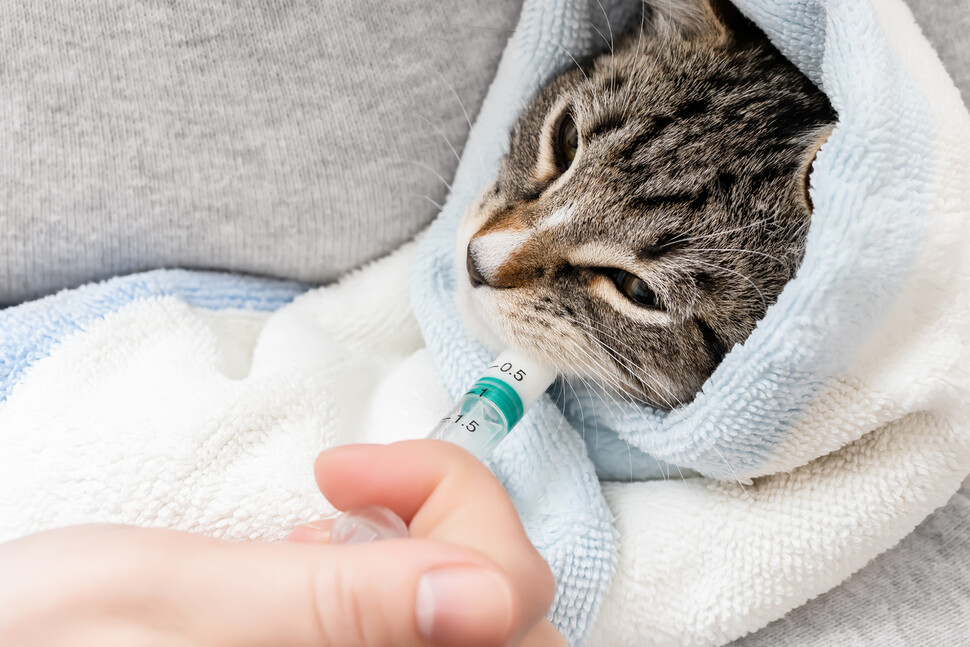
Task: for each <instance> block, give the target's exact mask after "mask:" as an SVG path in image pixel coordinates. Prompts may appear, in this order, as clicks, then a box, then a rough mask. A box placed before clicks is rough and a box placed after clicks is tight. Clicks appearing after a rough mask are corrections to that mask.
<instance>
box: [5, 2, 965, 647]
mask: <svg viewBox="0 0 970 647" xmlns="http://www.w3.org/2000/svg"><path fill="white" fill-rule="evenodd" d="M738 4H739V6H740V8H741V9H742V10H743V11H745V12H746V13H747V14H748V15H749V16H751V17H752V18H753V19H754V20H755V21H756V22H758V23H759V24H760V25H761V26H762V27H763V28H764V29H765V30H766V32H767V33H768V35H769V37H770V38H772V40H773V41H774V42H775V43H776V44H777V46H778V47H779V48H780V49H781V51H782V52H783V53H784V54H786V55H787V56H789V57H790V58H791V59H792V60H793V61H794V62H795V63H796V64H798V65H799V66H800V67H801V69H802V70H803V71H805V73H806V74H807V75H808V76H809V77H810V78H811V79H812V80H813V81H815V82H816V83H818V84H819V85H820V86H821V87H822V89H823V90H824V91H825V92H826V93H827V94H828V95H829V97H830V98H831V99H832V102H833V104H834V105H835V107H836V109H837V110H838V112H839V116H840V124H839V127H838V128H837V130H836V131H835V133H834V134H833V135H832V137H831V138H830V140H829V141H828V143H826V145H825V146H824V147H823V149H822V151H821V152H820V154H819V156H818V160H817V163H816V165H815V169H814V171H813V176H812V182H813V195H812V197H813V202H814V205H815V209H816V211H815V215H814V219H813V223H812V226H811V229H810V231H809V238H808V250H807V254H806V257H805V261H804V264H803V266H802V267H801V269H800V270H799V272H798V274H797V276H796V277H795V279H794V280H793V281H792V282H791V284H790V285H789V286H788V287H787V288H786V290H785V291H784V293H783V294H782V296H781V298H780V299H779V301H778V303H777V304H776V305H775V306H774V307H772V308H771V309H770V311H769V312H768V314H767V315H766V317H765V319H764V321H763V322H762V323H761V324H760V325H759V327H758V329H757V330H756V331H755V332H754V334H753V335H752V336H751V338H750V339H749V340H748V341H747V342H746V343H745V344H744V345H743V346H741V347H736V348H735V349H733V350H732V352H731V353H729V355H728V356H727V358H726V359H725V361H724V363H723V364H722V365H721V367H720V368H719V369H718V370H717V372H716V373H715V374H714V376H713V377H712V378H711V379H710V380H709V381H708V383H707V384H706V385H705V387H704V390H703V392H702V393H701V394H700V395H699V396H698V397H697V399H696V400H695V401H694V402H693V403H691V404H689V405H686V406H684V407H681V408H679V409H677V410H675V411H673V412H671V413H667V414H663V413H657V412H654V411H649V410H642V409H634V408H626V409H621V408H616V409H614V410H612V411H607V410H604V403H603V401H602V400H601V399H600V398H599V397H598V396H596V395H594V394H590V393H589V392H585V391H583V390H582V389H580V390H579V393H578V395H577V396H574V395H573V394H572V392H571V391H569V392H568V393H566V392H560V393H556V395H558V396H559V397H558V398H552V397H550V398H545V399H543V400H541V401H540V402H539V403H538V404H537V405H536V406H535V407H534V408H533V409H532V410H531V411H530V412H529V413H528V414H527V416H526V417H525V418H524V419H523V421H522V422H521V423H520V425H519V427H517V429H516V432H515V433H514V434H513V435H512V436H511V437H510V438H509V439H508V440H507V441H505V442H504V443H503V444H502V445H501V446H500V448H499V449H498V451H497V452H496V453H495V455H494V459H493V463H492V467H493V469H494V470H495V473H496V474H497V475H498V476H499V478H500V479H501V480H502V481H503V483H504V484H505V485H506V487H507V489H508V491H509V493H510V494H511V496H512V498H513V500H514V501H515V504H516V506H517V508H518V510H519V513H520V515H521V517H522V520H523V523H524V524H525V527H526V529H527V531H528V533H529V536H530V538H531V539H532V540H533V542H534V543H535V545H536V547H537V548H538V549H539V550H540V552H541V553H542V554H543V556H544V557H545V558H546V559H547V560H548V562H549V564H550V566H551V567H552V570H553V572H554V574H555V576H556V580H557V586H558V593H557V597H556V600H555V603H554V607H553V609H552V611H551V617H552V620H553V621H554V623H555V624H556V626H557V627H558V628H559V629H560V631H562V633H563V635H564V636H565V637H566V639H567V640H568V641H569V643H570V644H572V645H581V644H584V643H585V642H587V641H588V640H589V639H590V638H591V636H592V637H596V638H597V639H598V640H599V644H604V645H608V646H609V647H613V646H614V645H618V644H653V643H656V644H718V643H720V642H724V641H726V640H728V639H730V638H733V637H736V636H738V635H741V634H743V633H744V632H745V631H750V630H752V629H755V628H757V627H758V626H761V625H763V624H765V623H767V622H768V621H770V620H771V619H773V618H776V617H778V616H779V615H780V614H782V613H784V612H786V611H787V610H788V609H790V608H792V607H793V606H795V605H797V604H800V603H801V602H804V601H805V600H806V599H808V598H809V597H812V596H814V595H817V594H819V593H820V592H822V591H824V590H826V589H827V588H831V587H832V586H834V585H835V584H837V583H838V582H839V581H840V580H841V579H844V578H845V577H847V576H848V575H849V574H850V573H851V572H852V571H853V570H855V569H857V568H859V567H860V566H861V565H862V564H864V563H865V561H866V560H868V559H870V558H871V557H872V556H874V555H875V554H877V553H878V552H880V551H882V550H885V549H886V548H888V547H889V546H891V545H892V544H893V543H894V542H896V541H898V540H899V539H900V538H901V537H902V536H904V535H905V534H906V532H908V531H909V530H910V529H912V527H914V526H915V524H916V523H918V522H919V520H920V519H921V518H923V517H924V516H925V515H926V514H928V513H929V512H930V511H931V510H932V509H933V508H934V507H936V506H938V505H941V504H942V503H943V502H945V501H946V499H947V498H948V497H949V496H950V494H952V492H954V491H955V490H956V488H957V486H958V484H959V482H960V481H961V480H962V478H963V477H964V476H965V475H966V473H967V472H968V471H970V441H968V433H967V422H966V421H967V420H968V419H970V411H968V410H967V403H968V402H970V398H968V397H967V384H968V382H970V371H968V368H966V367H970V357H968V351H967V349H970V300H968V294H970V288H968V286H967V281H968V279H970V267H968V264H970V263H968V260H967V255H966V254H963V252H962V249H965V248H966V246H967V245H970V233H968V231H967V228H968V222H970V165H968V162H967V151H968V150H970V117H968V116H967V113H966V108H965V107H964V106H963V104H962V102H960V100H959V95H958V94H957V92H956V90H955V88H953V87H952V84H950V85H947V79H946V77H945V74H944V73H943V72H942V68H940V67H939V65H938V62H937V61H934V60H933V58H932V52H929V50H928V48H927V47H926V46H925V43H923V42H921V41H920V39H919V34H918V31H917V30H916V29H915V27H914V26H913V25H911V24H909V23H907V22H906V12H905V8H904V7H903V6H902V5H901V4H900V3H899V2H898V1H897V0H879V1H877V0H811V1H804V2H796V1H794V0H789V1H776V0H739V2H738ZM660 5H661V7H662V5H663V2H660ZM639 8H640V5H639V2H638V0H603V2H602V4H600V2H599V1H598V0H527V1H526V2H525V5H524V7H523V10H522V14H521V18H520V23H519V26H518V28H517V30H516V31H515V33H514V35H513V36H512V38H511V40H510V41H509V43H508V46H507V50H506V52H505V55H504V58H503V61H502V64H501V66H500V69H499V72H498V75H497V78H496V79H495V82H494V84H493V87H492V89H491V91H490V93H489V96H488V98H487V99H486V102H485V104H484V105H483V108H482V110H481V113H480V115H479V118H478V122H477V124H476V125H475V127H474V129H473V131H472V134H471V137H470V139H469V141H468V143H467V145H466V147H465V154H464V159H463V161H462V164H461V166H460V169H459V171H458V175H457V177H456V178H455V181H454V183H453V190H452V193H451V195H450V197H449V199H448V201H447V203H446V205H445V207H444V209H443V211H442V213H441V215H440V217H439V218H438V219H437V220H436V222H435V223H434V224H433V225H432V227H431V228H430V230H429V231H428V232H427V234H426V236H425V238H424V239H423V241H422V243H421V246H420V249H419V253H418V260H417V263H416V266H415V271H414V277H413V295H412V296H413V299H412V301H413V308H414V311H415V314H416V316H417V319H418V320H419V323H420V325H421V328H422V330H423V333H424V335H425V338H426V341H427V344H428V347H429V349H430V351H431V353H432V355H433V358H434V361H435V365H436V368H437V370H438V372H439V375H440V377H441V379H442V381H443V382H444V384H445V385H446V387H447V389H448V390H449V391H450V392H451V395H452V396H457V395H459V394H460V393H461V392H462V391H463V390H464V389H465V388H466V387H467V386H468V385H469V384H470V383H471V382H472V380H473V379H474V378H475V377H476V376H477V374H478V371H479V370H480V369H481V367H482V366H484V365H485V364H486V363H487V362H488V361H489V360H490V359H491V357H490V354H489V353H488V352H487V351H486V350H485V349H484V348H483V347H482V346H481V345H480V344H479V343H478V342H476V341H475V340H473V339H471V338H470V337H469V336H468V334H467V333H466V332H465V331H464V330H463V329H462V326H461V324H460V322H459V317H458V313H457V311H456V308H455V305H454V304H453V302H452V291H453V290H452V288H453V286H454V284H455V281H456V280H457V279H458V277H457V276H456V265H455V261H454V258H453V255H454V238H455V234H456V229H457V226H458V222H459V219H460V217H461V214H462V213H463V211H464V210H465V207H466V206H467V205H468V204H469V203H470V202H471V201H472V200H473V199H474V198H475V197H476V196H477V194H478V192H479V191H480V190H481V189H482V188H483V187H484V186H485V185H486V184H488V183H489V182H490V181H491V180H492V179H493V178H494V176H495V173H496V169H497V166H498V163H499V160H500V159H501V156H502V154H503V152H504V150H505V147H506V143H507V134H508V131H509V129H510V127H511V126H512V124H513V123H514V122H515V120H516V118H517V116H518V114H519V112H520V111H521V109H522V107H523V106H524V105H525V104H526V102H527V101H528V100H529V98H530V97H531V96H532V95H533V93H534V92H535V91H536V90H537V89H538V88H539V87H540V86H541V84H542V83H544V82H545V81H547V80H549V79H550V78H552V77H553V76H554V75H555V74H556V73H557V72H559V71H562V70H564V69H566V68H568V67H569V66H570V65H573V60H572V57H575V58H580V57H582V56H583V55H585V54H589V53H592V52H594V51H600V50H602V49H604V47H605V43H604V36H605V37H606V39H607V40H608V38H609V34H610V33H611V32H612V33H613V34H614V36H618V35H619V33H620V32H621V31H623V30H624V29H625V28H626V26H629V25H632V24H636V23H637V22H638V19H639ZM303 291H304V287H302V286H299V285H293V284H285V283H278V282H272V281H261V280H257V279H251V278H241V277H240V278H237V277H230V276H225V275H215V274H204V273H195V272H181V271H160V272H153V273H148V274H143V275H137V276H133V277H125V278H121V279H116V280H113V281H111V282H108V283H106V284H102V285H96V286H88V287H85V288H81V289H78V290H74V291H70V292H65V293H62V294H59V295H56V296H54V297H51V298H48V299H45V300H42V301H39V302H35V303H30V304H25V305H23V306H19V307H15V308H10V309H7V310H4V311H2V312H0V417H2V416H3V415H4V414H5V412H6V411H7V409H6V408H4V407H5V405H9V404H10V403H11V402H15V401H16V400H17V393H18V386H23V385H24V384H25V383H26V382H27V381H28V379H29V373H30V372H31V369H32V368H33V367H36V366H39V365H40V364H41V363H42V362H43V360H44V359H45V358H50V357H53V356H54V355H56V354H57V352H58V350H57V349H58V347H59V344H61V343H62V342H64V341H65V340H74V341H76V340H77V339H78V338H79V337H83V336H85V335H88V334H90V330H91V329H92V327H94V325H95V324H97V323H98V322H99V321H101V320H103V319H106V318H108V317H109V315H111V313H118V312H121V311H122V310H124V309H127V310H126V311H127V312H129V313H138V312H145V313H148V312H153V313H157V312H158V309H152V308H148V307H145V308H138V307H131V306H132V304H135V305H139V304H141V305H144V304H145V303H147V302H149V301H151V300H153V299H155V300H158V301H159V302H160V303H161V302H162V301H163V300H160V299H158V297H161V296H168V297H175V299H174V300H173V299H171V298H170V299H167V300H164V304H162V305H161V306H160V308H163V311H164V308H173V309H177V306H176V305H172V304H173V302H174V303H176V304H178V303H182V304H188V305H191V306H195V307H197V308H207V309H211V310H215V311H220V312H228V311H229V310H230V309H234V308H235V309H250V310H258V311H263V312H275V311H278V310H284V309H285V308H284V306H286V304H288V303H290V302H291V301H292V300H293V299H294V297H296V296H297V295H299V294H300V293H301V292H303ZM312 296H313V295H312V294H310V295H307V296H306V297H301V299H304V304H306V303H309V302H310V301H312V300H311V299H307V297H312ZM182 314H184V313H182ZM130 316H131V317H135V316H136V314H131V315H130ZM185 316H186V317H188V315H185ZM234 317H235V315H233V316H227V317H225V318H224V319H223V320H224V321H237V322H238V321H241V320H244V319H239V318H238V317H235V318H234ZM122 319H123V318H122ZM124 321H127V319H124ZM179 321H182V320H181V319H180V320H179ZM112 325H118V326H121V324H120V323H117V320H116V321H115V323H112ZM180 325H181V324H180ZM186 325H187V326H189V327H191V326H190V325H189V324H186ZM119 330H121V328H119ZM100 334H104V329H102V330H101V333H100ZM129 341H130V340H129ZM408 352H411V351H410V350H409V351H408ZM264 359H265V358H264ZM25 376H27V377H25ZM55 377H56V376H55ZM37 379H38V380H40V379H41V378H37ZM44 379H48V380H50V379H51V376H50V375H47V376H46V377H44ZM28 390H29V389H28ZM37 390H39V389H37V388H36V385H35V388H34V390H33V392H34V393H36V391H37ZM50 397H51V398H56V397H57V394H56V393H51V395H50ZM31 402H33V401H31ZM21 422H23V421H21ZM2 433H3V430H2V429H0V434H2ZM820 457H823V458H820ZM673 466H677V467H676V468H675V467H673ZM677 469H680V470H682V471H685V472H686V471H689V470H693V471H695V472H697V473H700V474H701V475H703V476H704V477H707V478H706V479H703V478H698V479H691V480H690V482H689V483H673V482H672V483H669V484H668V483H664V482H662V481H654V482H653V483H647V484H646V485H645V484H644V483H636V484H631V485H625V486H620V485H607V486H605V487H604V486H602V485H601V482H600V480H599V479H600V478H602V479H606V480H622V481H629V480H643V481H649V480H650V479H658V478H659V477H661V476H663V477H666V476H668V475H670V474H671V473H676V470H677ZM758 477H761V478H758ZM737 483H740V485H737V486H735V484H737ZM641 486H644V487H641ZM604 492H605V495H604ZM681 493H683V494H681ZM643 502H647V503H648V504H649V509H648V510H647V509H645V508H644V507H643ZM690 506H694V507H690ZM301 510H302V509H300V510H296V512H295V513H294V515H296V516H297V517H298V515H297V514H296V513H298V512H300V511H301ZM641 510H642V511H643V512H641ZM701 511H702V512H701ZM39 512H42V511H39ZM614 514H615V515H616V518H615V519H614ZM687 520H689V521H690V523H687ZM221 522H222V520H220V523H221ZM274 522H275V521H274ZM227 523H228V522H227ZM705 524H706V525H705ZM617 527H619V528H621V529H623V533H622V536H621V534H620V533H618V532H617ZM685 529H688V530H685ZM726 545H730V546H732V547H736V550H735V549H734V548H732V550H733V552H731V551H728V552H724V550H726V549H725V548H724V547H725V546H726ZM685 546H686V547H689V548H690V550H684V547H685ZM621 547H626V548H627V550H625V551H624V550H621ZM672 548H678V549H681V550H680V551H679V552H678V551H677V550H672ZM668 549H670V550H668ZM722 553H723V555H722ZM651 559H654V560H655V561H653V562H651ZM678 559H679V560H682V561H676V560H678ZM656 560H659V561H656ZM705 560H709V561H705ZM709 563H710V564H712V565H713V566H711V567H710V569H709V570H708V572H705V573H704V575H705V578H704V582H703V586H702V587H698V586H697V585H696V582H695V581H692V580H691V579H690V577H691V575H690V574H692V573H693V574H694V575H693V576H694V577H696V573H695V571H696V568H695V567H696V565H698V564H700V565H702V566H703V567H704V568H708V564H709ZM618 564H619V565H620V566H619V567H620V568H622V569H623V577H622V578H616V577H614V571H615V569H616V568H617V567H618ZM715 568H717V569H720V570H717V572H715ZM661 571H663V572H662V573H661ZM667 601H669V605H667ZM665 605H667V606H665ZM597 618H600V620H597ZM604 618H605V619H604ZM597 622H599V623H600V626H599V628H598V629H597V628H596V623H597Z"/></svg>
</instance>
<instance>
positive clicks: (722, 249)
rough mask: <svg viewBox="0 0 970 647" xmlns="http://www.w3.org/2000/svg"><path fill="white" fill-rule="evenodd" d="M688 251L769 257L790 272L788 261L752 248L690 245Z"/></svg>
mask: <svg viewBox="0 0 970 647" xmlns="http://www.w3.org/2000/svg"><path fill="white" fill-rule="evenodd" d="M690 251H692V252H737V253H739V254H756V255H758V256H764V257H765V258H770V259H771V260H773V261H775V262H776V263H778V264H779V265H781V266H782V267H784V268H785V269H787V270H789V274H790V273H791V267H790V266H789V263H788V261H784V260H782V259H780V258H778V257H777V256H772V255H771V254H767V253H765V252H759V251H756V250H753V249H736V248H728V247H710V248H702V247H691V248H690Z"/></svg>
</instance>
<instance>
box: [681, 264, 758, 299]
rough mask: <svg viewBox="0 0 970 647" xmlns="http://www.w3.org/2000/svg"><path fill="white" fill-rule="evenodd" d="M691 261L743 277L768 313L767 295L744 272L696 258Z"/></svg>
mask: <svg viewBox="0 0 970 647" xmlns="http://www.w3.org/2000/svg"><path fill="white" fill-rule="evenodd" d="M691 261H692V262H694V263H699V264H701V265H706V266H707V267H713V268H716V269H719V270H722V271H724V272H728V273H729V274H734V275H735V276H739V277H741V278H742V279H744V280H745V281H747V282H748V283H750V284H751V287H753V288H754V289H755V292H757V293H758V297H759V298H760V299H761V309H762V310H764V311H765V312H767V311H768V300H767V299H765V295H764V293H763V292H762V291H761V288H759V287H758V285H757V284H756V283H755V282H754V281H752V280H751V279H750V278H748V277H747V276H746V275H745V274H743V273H742V272H738V271H736V270H732V269H729V268H726V267H724V266H723V265H717V264H714V263H707V262H705V261H700V260H697V259H696V258H692V259H691Z"/></svg>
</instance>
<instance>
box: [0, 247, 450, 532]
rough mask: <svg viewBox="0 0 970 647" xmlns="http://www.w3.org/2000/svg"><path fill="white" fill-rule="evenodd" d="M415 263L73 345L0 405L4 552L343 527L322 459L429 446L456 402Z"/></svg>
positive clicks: (132, 325) (402, 255) (126, 327)
mask: <svg viewBox="0 0 970 647" xmlns="http://www.w3.org/2000/svg"><path fill="white" fill-rule="evenodd" d="M412 255H413V245H410V246H407V247H405V248H402V250H400V251H398V252H396V253H395V254H394V255H393V256H391V257H388V258H386V259H383V260H382V261H380V262H379V263H377V264H375V265H373V266H371V267H369V268H368V269H366V270H365V271H362V272H359V273H356V274H353V275H351V276H349V277H347V278H346V279H344V280H343V281H341V282H340V284H339V285H337V286H334V287H330V288H323V289H320V290H316V291H313V292H308V293H306V294H304V295H302V296H300V297H298V298H297V299H296V300H295V301H294V302H293V303H291V304H289V305H287V306H284V307H283V308H281V309H279V310H277V311H276V312H273V313H262V312H254V311H252V310H243V309H222V310H210V309H207V308H200V307H192V306H190V305H187V304H186V303H185V302H184V301H183V300H182V299H180V298H177V297H174V296H164V297H155V298H149V299H144V300H138V301H134V302H132V303H130V304H129V305H127V306H125V307H123V308H121V309H120V310H118V311H116V312H113V313H109V314H107V315H105V316H104V317H103V318H102V319H100V320H97V321H95V322H93V323H91V324H89V325H87V326H85V327H84V329H83V331H80V332H78V333H76V334H75V335H73V336H70V337H68V338H66V339H64V340H63V341H62V342H61V343H60V344H59V345H58V346H57V347H56V348H55V349H54V350H53V352H52V353H51V354H50V356H48V357H46V358H44V359H42V360H40V361H38V362H36V363H35V364H33V365H32V366H31V367H30V369H29V371H28V374H27V375H26V376H25V377H24V379H23V380H22V381H21V382H20V383H19V384H17V386H16V387H15V388H14V389H13V392H12V393H11V395H10V397H9V398H8V399H7V401H6V402H4V403H3V404H2V405H0V430H2V439H3V451H2V452H0V491H2V492H3V493H4V495H3V497H0V519H2V523H0V540H3V539H10V538H13V537H17V536H20V535H24V534H28V533H32V532H36V531H39V530H42V529H46V528H51V527H56V526H62V525H67V524H74V523H82V522H90V521H107V522H113V523H125V524H135V525H141V526H160V527H168V528H177V529H181V530H190V531H194V532H200V533H203V534H206V535H212V536H216V537H222V538H226V539H235V540H245V539H255V540H273V539H279V538H280V537H282V536H284V535H285V534H286V532H287V531H288V530H289V529H291V528H292V527H293V526H294V525H296V524H298V523H301V522H306V521H308V520H311V519H314V518H319V517H320V516H321V515H329V514H332V513H333V509H332V508H331V507H330V506H329V505H328V504H327V503H326V502H325V500H324V499H323V498H322V497H321V496H320V493H319V491H318V490H317V488H316V485H315V484H314V481H313V461H314V459H315V458H316V455H317V454H318V453H319V452H320V450H321V449H323V448H326V447H332V446H334V445H339V444H344V443H349V442H361V441H371V440H373V441H387V440H391V439H401V438H406V437H418V436H421V435H423V434H424V433H425V432H426V430H427V429H429V428H430V426H431V424H433V423H434V422H435V421H436V419H437V416H439V415H440V412H441V410H442V409H443V408H445V407H447V405H448V404H449V402H448V400H447V397H446V396H445V394H444V392H443V391H442V389H441V387H440V386H438V385H437V380H436V378H435V377H434V375H433V374H432V373H431V371H430V364H429V362H427V361H422V360H421V358H422V356H423V355H424V354H425V352H424V351H422V350H421V345H422V344H421V336H420V333H419V331H418V328H417V325H416V324H415V322H414V318H413V316H412V315H411V312H410V308H409V298H408V289H407V288H408V283H407V282H408V276H409V272H408V267H409V265H410V261H411V258H412Z"/></svg>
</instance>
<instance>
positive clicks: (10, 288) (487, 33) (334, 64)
mask: <svg viewBox="0 0 970 647" xmlns="http://www.w3.org/2000/svg"><path fill="white" fill-rule="evenodd" d="M520 6H521V0H473V1H465V0H444V1H441V0H416V1H414V2H386V1H385V0H355V1H354V2H315V1H313V0H289V1H287V2H280V1H279V0H207V1H206V2H195V1H192V0H168V1H166V2H161V1H158V0H99V1H98V2H76V1H75V0H31V1H30V2H19V1H17V2H14V1H9V0H8V1H4V2H2V3H0V88H2V100H0V304H4V303H6V304H10V303H15V302H18V301H22V300H26V299H30V298H34V297H37V296H40V295H43V294H46V293H49V292H52V291H55V290H57V289H60V288H65V287H73V286H76V285H79V284H81V283H85V282H88V281H91V280H95V279H102V278H106V277H108V276H112V275H116V274H125V273H130V272H134V271H138V270H143V269H149V268H157V267H170V266H179V267H190V268H203V269H221V270H232V271H238V272H246V273H255V274H264V275H270V276H279V277H286V278H293V279H298V280H304V281H313V282H322V281H328V280H331V279H333V278H334V277H335V276H337V275H338V274H339V273H341V272H343V271H345V270H347V269H349V268H352V267H355V266H357V265H360V264H361V263H363V262H364V261H367V260H369V259H372V258H374V257H376V256H379V255H381V254H383V253H385V252H386V251H387V250H390V249H392V248H394V247H396V246H398V245H400V244H401V243H402V242H404V241H405V240H407V239H408V238H409V237H411V236H413V235H414V234H415V233H416V232H417V231H418V230H419V229H420V228H421V227H422V226H423V225H425V224H426V223H427V222H429V221H430V220H431V218H432V217H433V215H434V214H435V207H434V205H433V204H432V202H431V201H432V200H433V201H435V202H439V203H440V202H441V201H442V200H443V199H444V197H445V195H446V187H445V184H444V181H443V180H442V179H441V178H445V179H450V178H451V176H452V175H453V173H454V169H455V167H456V165H457V159H456V156H455V154H454V153H453V152H452V150H451V145H454V147H455V148H456V149H457V151H458V153H461V150H462V142H463V141H464V139H465V136H466V134H467V132H468V122H467V120H466V116H465V111H464V110H463V108H462V106H461V103H460V102H462V103H464V107H465V110H467V113H468V117H470V118H471V119H474V118H475V115H476V113H477V111H478V106H479V104H480V102H481V100H482V98H483V96H484V94H485V91H486V90H487V88H488V85H489V83H490V81H491V78H492V76H493V75H494V70H495V67H496V65H497V63H498V59H499V56H500V55H501V52H502V49H503V46H504V43H505V41H506V40H507V39H508V36H509V30H510V29H511V28H512V27H514V25H515V22H516V19H517V17H518V11H519V8H520ZM439 131H440V132H439ZM445 138H447V140H449V141H450V142H451V144H449V143H448V141H445ZM439 176H441V178H439Z"/></svg>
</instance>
